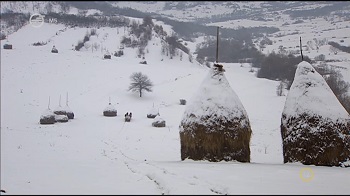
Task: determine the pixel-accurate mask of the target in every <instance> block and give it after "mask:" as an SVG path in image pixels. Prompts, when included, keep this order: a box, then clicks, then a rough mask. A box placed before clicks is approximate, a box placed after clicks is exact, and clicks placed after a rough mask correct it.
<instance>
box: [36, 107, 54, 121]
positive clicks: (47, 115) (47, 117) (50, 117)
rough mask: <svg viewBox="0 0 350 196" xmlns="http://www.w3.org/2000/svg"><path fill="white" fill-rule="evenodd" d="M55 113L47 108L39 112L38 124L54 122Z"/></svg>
mask: <svg viewBox="0 0 350 196" xmlns="http://www.w3.org/2000/svg"><path fill="white" fill-rule="evenodd" d="M55 116H56V115H55V114H54V113H53V112H52V111H51V110H50V108H48V109H47V110H45V111H44V112H43V114H41V116H40V124H42V125H47V124H54V123H55V122H56V119H55Z"/></svg>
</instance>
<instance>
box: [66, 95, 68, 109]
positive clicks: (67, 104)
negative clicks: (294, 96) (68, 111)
mask: <svg viewBox="0 0 350 196" xmlns="http://www.w3.org/2000/svg"><path fill="white" fill-rule="evenodd" d="M66 106H68V92H67V96H66Z"/></svg>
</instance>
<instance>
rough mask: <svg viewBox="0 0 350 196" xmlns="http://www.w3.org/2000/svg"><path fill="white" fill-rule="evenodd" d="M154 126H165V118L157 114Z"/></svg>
mask: <svg viewBox="0 0 350 196" xmlns="http://www.w3.org/2000/svg"><path fill="white" fill-rule="evenodd" d="M152 126H153V127H165V120H163V119H162V118H161V117H160V116H159V115H157V116H156V117H155V118H154V120H153V122H152Z"/></svg>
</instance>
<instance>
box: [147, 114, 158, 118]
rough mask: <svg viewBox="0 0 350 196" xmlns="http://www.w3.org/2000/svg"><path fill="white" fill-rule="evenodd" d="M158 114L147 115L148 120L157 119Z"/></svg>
mask: <svg viewBox="0 0 350 196" xmlns="http://www.w3.org/2000/svg"><path fill="white" fill-rule="evenodd" d="M156 116H157V114H147V118H155V117H156Z"/></svg>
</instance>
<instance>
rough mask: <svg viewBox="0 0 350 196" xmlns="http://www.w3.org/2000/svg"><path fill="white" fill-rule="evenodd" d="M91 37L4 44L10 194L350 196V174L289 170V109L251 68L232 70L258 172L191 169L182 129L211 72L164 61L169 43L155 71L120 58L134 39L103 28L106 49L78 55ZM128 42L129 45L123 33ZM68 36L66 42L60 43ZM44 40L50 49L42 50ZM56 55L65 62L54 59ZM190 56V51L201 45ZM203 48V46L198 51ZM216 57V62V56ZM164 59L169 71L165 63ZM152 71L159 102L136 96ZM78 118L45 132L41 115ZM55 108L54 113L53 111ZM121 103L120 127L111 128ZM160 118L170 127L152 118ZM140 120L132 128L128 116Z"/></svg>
mask: <svg viewBox="0 0 350 196" xmlns="http://www.w3.org/2000/svg"><path fill="white" fill-rule="evenodd" d="M90 30H91V29H87V28H77V27H76V28H66V27H64V26H63V25H55V24H46V23H45V24H44V25H43V26H42V27H40V28H34V27H32V26H30V25H26V26H24V27H23V28H21V29H20V30H18V31H17V32H15V33H13V34H11V35H9V38H8V41H9V42H10V43H11V44H13V49H12V50H4V49H3V47H2V46H3V45H4V44H5V43H7V40H2V41H1V189H2V190H5V191H6V193H1V194H4V195H5V194H347V193H349V192H350V188H349V186H348V182H349V178H350V172H349V168H337V167H334V168H333V167H319V166H312V165H308V166H307V165H302V164H298V163H294V164H283V157H282V146H281V134H280V122H281V113H282V110H283V107H284V103H285V97H284V96H277V95H276V92H275V89H276V86H277V85H278V82H277V81H271V80H266V79H258V78H256V76H255V75H254V73H252V72H250V70H251V67H250V66H249V65H248V64H243V65H242V66H240V64H228V63H223V65H224V68H225V70H226V72H225V75H226V77H227V80H228V81H229V83H230V86H231V87H232V88H233V90H234V91H235V92H236V93H237V96H238V97H239V99H240V100H241V101H242V104H243V106H244V107H245V109H246V112H247V115H248V117H249V120H250V123H251V128H252V140H251V146H250V149H251V163H240V162H218V163H213V162H207V161H192V160H185V161H181V159H180V141H179V125H180V121H181V119H182V117H183V114H184V111H185V108H186V105H180V99H185V100H190V99H191V98H192V96H194V92H196V91H197V89H198V87H199V86H200V84H201V82H202V81H203V79H204V78H205V76H206V75H207V73H208V69H207V68H206V67H204V66H201V65H199V64H197V63H191V62H190V61H188V58H187V57H184V58H183V60H180V58H179V57H178V56H177V57H175V58H174V59H169V58H162V57H161V52H160V40H159V39H158V38H156V37H153V38H152V40H151V41H150V42H149V43H148V46H147V49H148V51H149V53H146V55H145V56H146V60H147V64H146V65H145V64H139V62H140V60H141V59H139V58H137V55H136V54H137V53H136V49H131V48H125V50H124V56H122V57H115V56H112V59H103V58H102V57H103V55H104V54H105V52H106V51H107V50H108V51H109V52H113V51H116V50H118V49H119V47H120V45H119V43H120V40H121V37H122V36H123V31H124V29H123V28H120V29H119V30H117V29H112V28H100V29H98V30H97V34H98V36H92V38H91V43H94V42H96V43H99V44H100V46H101V47H100V48H99V50H95V51H94V50H91V48H88V49H86V50H84V49H83V50H82V51H74V50H72V48H73V46H74V45H76V44H77V42H78V41H79V40H80V39H83V37H84V35H85V34H86V32H87V31H90ZM117 31H119V34H118V33H117ZM56 33H57V34H56ZM38 41H43V42H47V44H46V45H44V46H33V45H32V44H33V43H35V42H38ZM53 45H55V46H56V48H57V49H58V51H59V52H58V53H57V54H54V53H51V52H50V51H51V48H52V47H53ZM189 45H190V44H189ZM192 45H195V44H192ZM213 52H214V51H213ZM161 59H163V61H161ZM134 72H142V73H143V74H145V75H147V76H148V77H149V78H150V80H151V81H152V82H153V84H154V87H153V92H147V93H144V95H143V97H139V95H138V94H137V93H132V92H129V91H127V89H128V87H129V84H130V78H129V77H130V75H131V74H132V73H134ZM66 93H68V94H69V107H70V108H71V110H72V111H73V112H74V113H75V118H74V119H71V120H69V121H68V122H67V123H56V124H53V125H40V124H39V118H40V116H41V114H42V113H43V112H44V111H45V110H46V109H47V108H48V107H49V108H50V109H51V110H54V109H56V108H57V107H58V105H59V97H60V96H62V98H63V99H62V101H61V104H62V105H63V104H65V95H66ZM49 97H50V104H49ZM109 100H111V104H112V105H113V106H115V108H116V109H117V111H118V115H117V116H116V117H104V116H103V115H102V114H103V110H104V109H105V108H106V106H107V105H108V103H109ZM153 106H154V107H156V108H158V109H159V113H160V117H161V118H163V119H164V120H165V121H166V127H164V128H156V127H152V125H151V124H152V122H153V120H152V119H149V118H147V117H146V115H147V113H148V112H149V111H150V110H151V109H152V107H153ZM126 112H132V113H133V117H132V120H131V122H124V114H125V113H126Z"/></svg>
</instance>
